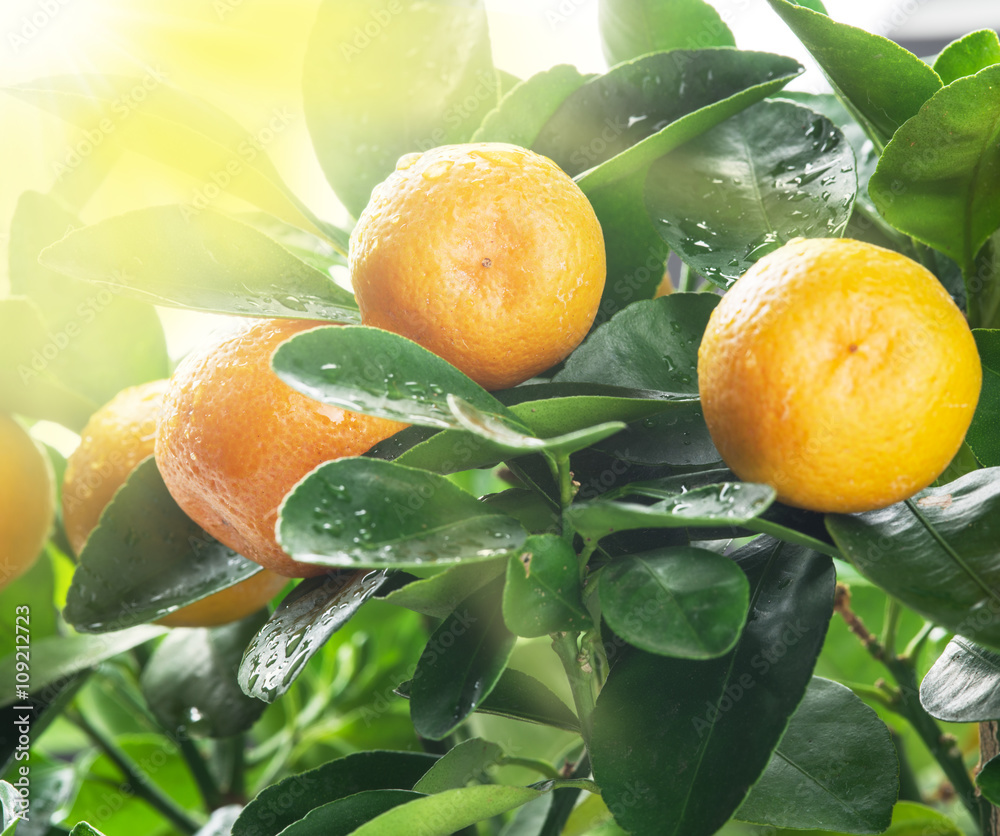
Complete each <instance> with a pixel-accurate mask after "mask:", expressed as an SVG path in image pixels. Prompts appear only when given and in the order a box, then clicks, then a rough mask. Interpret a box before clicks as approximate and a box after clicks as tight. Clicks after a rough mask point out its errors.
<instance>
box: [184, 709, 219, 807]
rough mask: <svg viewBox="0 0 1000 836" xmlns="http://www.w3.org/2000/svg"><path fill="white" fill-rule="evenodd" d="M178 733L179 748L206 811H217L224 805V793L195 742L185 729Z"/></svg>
mask: <svg viewBox="0 0 1000 836" xmlns="http://www.w3.org/2000/svg"><path fill="white" fill-rule="evenodd" d="M178 731H179V732H180V733H179V734H178V735H177V748H178V749H179V750H180V753H181V757H182V758H184V762H185V763H186V764H187V767H188V771H189V772H190V773H191V777H192V778H194V782H195V784H196V785H197V787H198V792H199V793H200V794H201V799H202V802H203V803H204V805H205V809H207V810H208V811H209V812H212V811H213V810H217V809H218V808H219V807H221V806H222V804H223V801H222V793H221V792H220V791H219V787H218V786H217V785H216V783H215V779H213V778H212V775H211V773H210V772H209V771H208V764H206V763H205V759H204V758H203V757H202V756H201V752H199V751H198V747H197V746H196V745H195V743H194V741H193V740H191V738H190V737H188V736H187V734H185V733H184V730H183V729H179V730H178Z"/></svg>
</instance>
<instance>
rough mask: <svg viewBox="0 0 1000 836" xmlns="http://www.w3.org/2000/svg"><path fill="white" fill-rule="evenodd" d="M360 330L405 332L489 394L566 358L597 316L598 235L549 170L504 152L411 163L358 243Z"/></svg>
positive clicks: (558, 174) (457, 151) (409, 159)
mask: <svg viewBox="0 0 1000 836" xmlns="http://www.w3.org/2000/svg"><path fill="white" fill-rule="evenodd" d="M350 270H351V280H352V282H353V286H354V292H355V295H356V297H357V300H358V307H359V308H360V309H361V320H362V322H363V323H364V324H366V325H372V326H375V327H377V328H383V329H385V330H388V331H394V332H395V333H397V334H402V335H403V336H404V337H408V338H410V339H411V340H414V341H415V342H418V343H420V344H421V345H423V346H424V347H425V348H427V349H429V350H430V351H433V352H434V353H435V354H437V355H438V356H440V357H443V358H444V359H445V360H447V361H448V362H450V363H451V364H452V365H454V366H457V367H458V368H459V369H461V370H462V371H463V372H465V373H466V374H467V375H468V376H469V377H471V378H472V379H473V380H474V381H476V382H477V383H479V384H480V385H481V386H483V387H484V388H486V389H490V390H493V389H503V388H507V387H510V386H515V385H516V384H518V383H521V382H523V381H525V380H527V379H528V378H530V377H533V376H534V375H536V374H538V373H539V372H542V371H545V370H546V369H548V368H551V367H552V366H554V365H555V364H556V363H558V362H560V361H561V360H563V359H564V358H565V357H566V356H567V355H569V353H570V352H571V351H572V350H573V349H574V348H576V346H577V345H579V343H580V342H581V341H582V340H583V338H584V337H585V336H586V334H587V332H588V331H589V330H590V326H591V324H592V323H593V321H594V317H595V316H596V314H597V309H598V306H599V305H600V301H601V294H602V292H603V290H604V280H605V275H606V272H607V267H606V259H605V252H604V238H603V236H602V234H601V226H600V223H599V222H598V220H597V216H596V215H595V214H594V210H593V208H592V207H591V205H590V202H589V201H588V200H587V198H586V196H585V195H584V194H583V192H582V191H580V189H579V187H578V186H577V185H576V184H575V183H574V182H573V181H572V179H570V177H569V176H568V175H567V174H566V173H565V172H563V171H562V169H560V168H559V167H558V166H557V165H556V164H555V163H553V162H552V161H551V160H549V159H548V158H546V157H543V156H541V155H539V154H535V153H534V152H532V151H528V150H526V149H524V148H519V147H518V146H515V145H507V144H504V143H469V144H466V145H445V146H440V147H438V148H433V149H431V150H430V151H427V152H425V153H423V154H409V155H407V156H405V157H403V158H402V159H400V161H399V162H398V163H397V165H396V171H395V172H394V173H393V174H391V175H390V176H389V178H388V179H386V180H385V181H384V182H382V183H380V184H379V185H378V186H376V187H375V189H374V190H373V191H372V196H371V200H370V202H369V204H368V206H367V208H366V209H365V211H364V212H363V213H362V214H361V217H360V218H359V219H358V224H357V226H356V227H355V229H354V232H353V233H352V237H351V248H350Z"/></svg>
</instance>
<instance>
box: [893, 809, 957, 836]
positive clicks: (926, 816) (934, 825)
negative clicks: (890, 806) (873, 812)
mask: <svg viewBox="0 0 1000 836" xmlns="http://www.w3.org/2000/svg"><path fill="white" fill-rule="evenodd" d="M883 836H963V834H962V831H961V830H959V829H958V827H957V825H956V824H955V822H953V821H952V820H951V819H950V818H949V817H948V816H946V815H945V814H944V813H939V812H938V811H937V810H934V809H932V808H930V807H925V806H924V805H923V804H915V803H913V802H912V801H900V802H899V803H898V804H897V805H896V807H895V809H894V810H893V811H892V826H891V827H890V828H889V829H888V830H886V831H885V833H884V834H883Z"/></svg>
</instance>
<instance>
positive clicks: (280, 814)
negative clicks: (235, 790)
mask: <svg viewBox="0 0 1000 836" xmlns="http://www.w3.org/2000/svg"><path fill="white" fill-rule="evenodd" d="M436 761H437V757H436V756H435V755H428V754H425V753H423V752H384V751H377V750H376V751H369V752H355V753H354V754H351V755H347V756H346V757H343V758H338V759H337V760H333V761H329V762H328V763H325V764H323V765H322V766H321V767H318V768H317V769H312V770H309V771H308V772H302V773H300V774H298V775H292V776H290V777H288V778H285V779H283V780H281V781H278V782H277V783H274V784H271V785H270V786H268V787H265V788H264V789H263V790H261V792H260V794H259V795H257V797H256V798H254V799H253V800H252V801H251V802H250V803H249V804H247V806H246V808H245V809H244V810H243V812H242V814H240V817H239V818H238V819H237V820H236V823H235V824H234V825H233V833H232V836H277V834H278V833H280V832H282V831H283V830H284V829H285V828H286V827H288V826H289V825H291V824H293V823H294V822H296V821H299V820H300V819H302V818H304V817H305V816H306V815H307V814H308V813H309V811H310V810H313V809H315V808H317V807H320V806H322V805H324V804H328V803H330V802H331V801H336V800H337V799H340V798H346V797H348V796H351V795H354V794H356V793H359V792H364V791H366V790H383V789H410V788H412V787H413V785H414V784H415V783H416V782H417V781H419V780H420V778H421V777H422V776H423V775H424V774H425V773H426V772H427V770H428V769H430V768H431V767H432V766H433V765H434V763H435V762H436Z"/></svg>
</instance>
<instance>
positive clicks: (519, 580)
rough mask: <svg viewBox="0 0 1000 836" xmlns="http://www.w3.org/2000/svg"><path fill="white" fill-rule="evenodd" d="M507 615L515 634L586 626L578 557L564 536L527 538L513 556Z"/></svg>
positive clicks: (539, 633)
mask: <svg viewBox="0 0 1000 836" xmlns="http://www.w3.org/2000/svg"><path fill="white" fill-rule="evenodd" d="M503 620H504V623H505V624H506V625H507V629H509V630H510V631H511V632H512V633H514V634H516V635H518V636H526V637H528V638H531V637H537V636H545V635H548V634H549V633H558V632H571V631H578V630H584V629H586V628H587V626H588V622H589V621H590V619H589V617H588V615H587V611H586V609H585V608H584V606H583V600H582V598H581V587H580V559H579V558H578V557H577V554H576V552H575V551H573V548H572V546H570V545H569V544H568V543H567V542H566V540H565V539H564V538H563V537H562V536H560V535H557V534H540V535H537V536H534V537H529V538H528V539H527V540H525V541H524V545H523V546H522V547H521V548H520V549H519V550H518V553H517V554H512V555H511V556H510V558H509V562H508V564H507V582H506V584H505V585H504V590H503Z"/></svg>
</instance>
